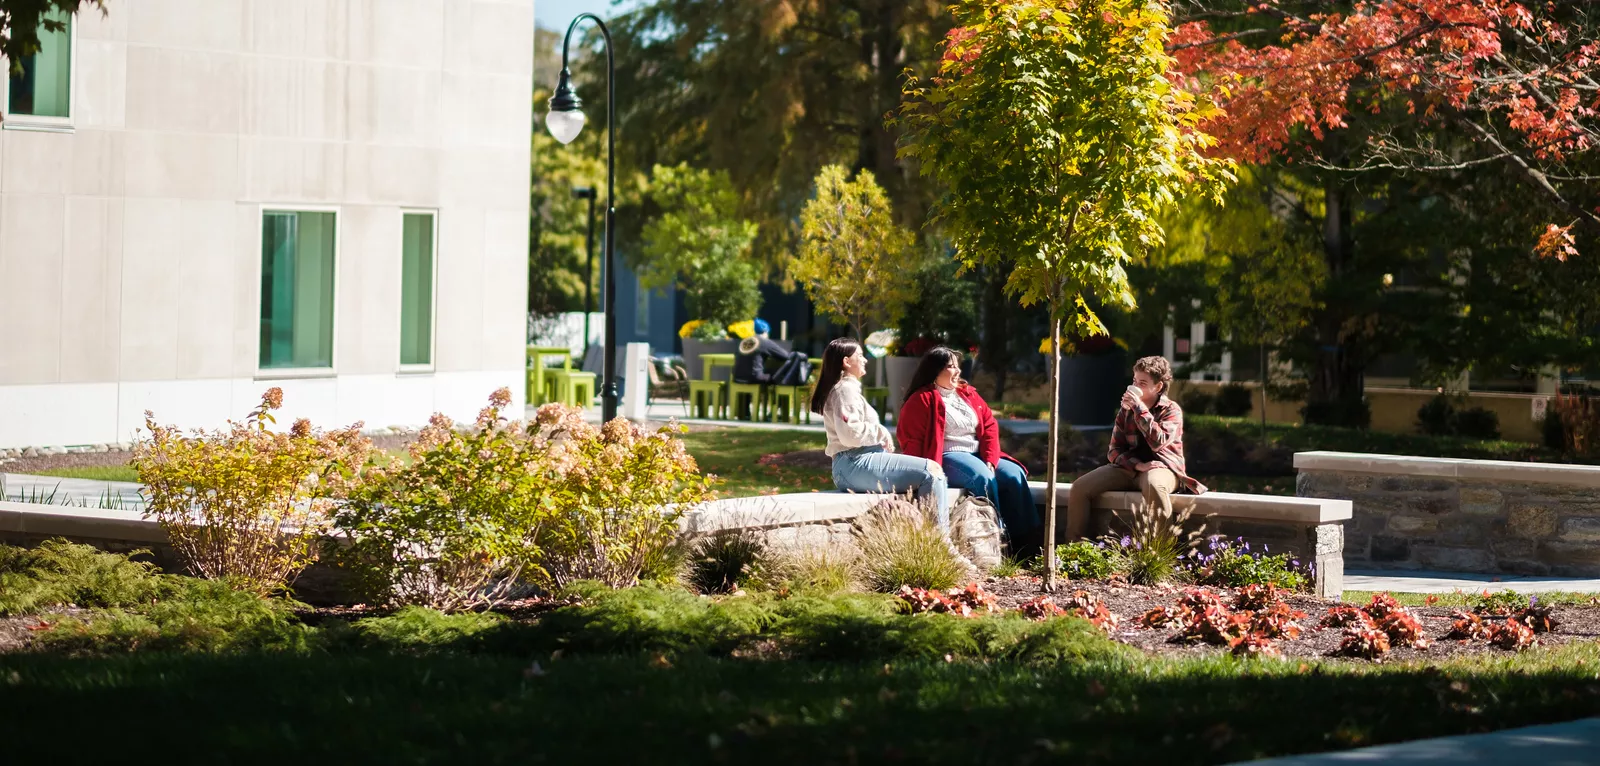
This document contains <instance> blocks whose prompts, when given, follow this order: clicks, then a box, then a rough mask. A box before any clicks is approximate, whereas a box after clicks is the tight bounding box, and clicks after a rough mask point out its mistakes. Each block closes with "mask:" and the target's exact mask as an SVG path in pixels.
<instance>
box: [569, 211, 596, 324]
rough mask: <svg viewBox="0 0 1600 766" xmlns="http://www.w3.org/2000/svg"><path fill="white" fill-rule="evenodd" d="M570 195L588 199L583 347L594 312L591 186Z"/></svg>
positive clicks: (584, 263) (584, 267)
mask: <svg viewBox="0 0 1600 766" xmlns="http://www.w3.org/2000/svg"><path fill="white" fill-rule="evenodd" d="M572 196H574V197H577V198H578V199H586V200H589V234H588V236H586V237H584V240H583V252H584V260H583V347H584V349H585V350H587V349H588V348H589V315H590V314H592V313H594V198H595V196H597V195H596V194H595V193H594V187H593V186H579V187H578V188H576V189H573V190H572Z"/></svg>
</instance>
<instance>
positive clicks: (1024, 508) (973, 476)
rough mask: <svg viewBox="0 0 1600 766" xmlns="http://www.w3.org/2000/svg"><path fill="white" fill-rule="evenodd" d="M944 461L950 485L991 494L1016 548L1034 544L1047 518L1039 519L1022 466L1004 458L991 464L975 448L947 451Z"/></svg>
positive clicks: (971, 491)
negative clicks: (995, 464) (990, 465)
mask: <svg viewBox="0 0 1600 766" xmlns="http://www.w3.org/2000/svg"><path fill="white" fill-rule="evenodd" d="M943 464H944V473H945V476H947V477H949V481H950V486H952V487H956V488H957V489H964V490H966V491H967V493H968V494H971V495H975V496H979V497H987V498H989V502H990V503H992V504H993V505H994V509H995V512H996V513H998V514H999V516H1000V526H1001V527H1003V528H1004V529H1005V530H1006V536H1007V537H1009V538H1010V539H1011V545H1012V546H1013V551H1014V552H1015V551H1016V550H1017V548H1018V547H1019V546H1020V547H1031V545H1032V543H1033V542H1034V538H1035V537H1036V536H1038V534H1039V528H1040V527H1041V526H1042V525H1043V522H1041V521H1040V520H1039V509H1038V508H1037V507H1036V506H1034V504H1033V491H1032V490H1030V489H1028V474H1027V472H1026V471H1024V470H1022V466H1020V465H1017V464H1016V463H1013V462H1011V461H1010V460H1005V459H1002V460H1001V461H1000V465H998V466H995V467H994V468H990V467H989V464H988V463H985V462H983V460H982V459H980V458H979V457H978V456H977V455H976V454H975V453H972V452H946V453H944V460H943Z"/></svg>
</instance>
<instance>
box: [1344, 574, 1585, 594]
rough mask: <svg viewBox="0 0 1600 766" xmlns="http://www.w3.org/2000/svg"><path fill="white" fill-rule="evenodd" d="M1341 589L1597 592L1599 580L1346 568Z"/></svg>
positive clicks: (1429, 591) (1412, 591) (1448, 591)
mask: <svg viewBox="0 0 1600 766" xmlns="http://www.w3.org/2000/svg"><path fill="white" fill-rule="evenodd" d="M1344 589H1345V590H1371V591H1383V590H1386V591H1391V592H1395V593H1454V592H1456V591H1458V590H1459V591H1465V592H1467V593H1477V592H1479V591H1482V590H1485V589H1487V590H1490V591H1496V592H1498V591H1502V590H1513V591H1516V592H1518V593H1551V592H1555V591H1561V592H1569V593H1600V579H1592V578H1591V579H1586V578H1579V577H1524V576H1521V575H1509V574H1474V573H1471V572H1424V571H1396V570H1374V569H1347V570H1345V573H1344Z"/></svg>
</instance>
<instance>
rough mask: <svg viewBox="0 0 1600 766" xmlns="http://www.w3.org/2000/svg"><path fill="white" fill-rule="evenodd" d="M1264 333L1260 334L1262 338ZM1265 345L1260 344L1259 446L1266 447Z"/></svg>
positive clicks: (1263, 342)
mask: <svg viewBox="0 0 1600 766" xmlns="http://www.w3.org/2000/svg"><path fill="white" fill-rule="evenodd" d="M1265 336H1266V333H1265V332H1263V333H1262V337H1263V338H1264V337H1265ZM1267 377H1268V375H1267V343H1266V341H1265V340H1263V341H1262V342H1261V446H1263V447H1265V446H1267Z"/></svg>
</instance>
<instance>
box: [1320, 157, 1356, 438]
mask: <svg viewBox="0 0 1600 766" xmlns="http://www.w3.org/2000/svg"><path fill="white" fill-rule="evenodd" d="M1323 191H1324V194H1325V197H1326V203H1327V216H1326V217H1325V218H1324V219H1323V222H1322V252H1323V258H1324V260H1325V261H1326V262H1327V265H1328V284H1329V286H1330V287H1336V286H1337V285H1339V284H1340V283H1341V281H1342V280H1343V279H1345V278H1348V277H1349V276H1350V272H1351V271H1352V270H1353V268H1354V250H1355V248H1354V243H1353V242H1352V241H1351V239H1350V223H1351V216H1352V214H1353V213H1354V209H1355V192H1354V189H1353V188H1352V187H1351V186H1350V184H1349V183H1348V182H1347V181H1346V180H1345V179H1343V178H1340V177H1338V176H1335V175H1332V174H1330V175H1329V176H1328V177H1327V179H1326V180H1325V181H1324V183H1323ZM1350 315H1351V309H1350V306H1349V303H1348V302H1347V301H1343V300H1333V299H1330V300H1328V301H1326V304H1325V307H1324V308H1323V310H1322V311H1321V312H1319V315H1318V317H1317V319H1316V340H1317V352H1316V356H1315V360H1314V362H1313V364H1312V368H1311V380H1310V384H1311V385H1310V390H1309V392H1308V394H1307V396H1306V405H1307V420H1315V421H1318V422H1324V423H1328V424H1330V425H1349V424H1350V422H1349V421H1350V417H1351V412H1352V408H1353V407H1356V406H1358V403H1359V402H1360V400H1361V397H1362V394H1363V388H1364V387H1365V383H1366V375H1365V365H1364V364H1363V363H1362V361H1361V357H1360V354H1358V353H1357V349H1356V348H1354V346H1355V345H1357V344H1358V343H1359V342H1360V341H1359V339H1356V338H1350V337H1344V333H1345V328H1346V322H1347V321H1348V320H1349V319H1350Z"/></svg>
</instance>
